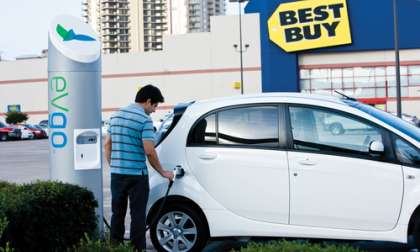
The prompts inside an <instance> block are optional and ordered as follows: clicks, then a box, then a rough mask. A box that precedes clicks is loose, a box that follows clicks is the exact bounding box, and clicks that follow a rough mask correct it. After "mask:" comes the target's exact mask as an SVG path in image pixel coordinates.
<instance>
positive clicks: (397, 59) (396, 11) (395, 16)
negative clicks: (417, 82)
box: [392, 0, 401, 118]
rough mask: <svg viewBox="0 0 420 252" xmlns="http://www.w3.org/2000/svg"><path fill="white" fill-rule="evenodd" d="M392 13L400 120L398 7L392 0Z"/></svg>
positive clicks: (399, 114) (399, 115)
mask: <svg viewBox="0 0 420 252" xmlns="http://www.w3.org/2000/svg"><path fill="white" fill-rule="evenodd" d="M392 7H393V11H394V50H395V65H396V66H395V77H396V82H397V116H398V117H399V118H401V73H400V47H399V41H398V6H397V0H393V5H392Z"/></svg>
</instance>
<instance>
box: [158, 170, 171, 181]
mask: <svg viewBox="0 0 420 252" xmlns="http://www.w3.org/2000/svg"><path fill="white" fill-rule="evenodd" d="M160 175H162V177H164V178H167V179H169V181H173V180H174V173H173V172H170V171H163V172H162V173H161V174H160Z"/></svg>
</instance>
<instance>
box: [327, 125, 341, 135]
mask: <svg viewBox="0 0 420 252" xmlns="http://www.w3.org/2000/svg"><path fill="white" fill-rule="evenodd" d="M330 132H331V134H333V135H334V136H337V135H342V134H344V128H343V125H341V123H333V124H331V125H330Z"/></svg>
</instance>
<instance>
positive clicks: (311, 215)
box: [288, 105, 403, 231]
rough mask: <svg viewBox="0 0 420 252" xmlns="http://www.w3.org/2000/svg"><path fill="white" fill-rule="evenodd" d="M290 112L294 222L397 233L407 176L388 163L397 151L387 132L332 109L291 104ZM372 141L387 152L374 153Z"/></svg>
mask: <svg viewBox="0 0 420 252" xmlns="http://www.w3.org/2000/svg"><path fill="white" fill-rule="evenodd" d="M289 114H290V126H291V130H290V132H291V134H290V138H292V142H291V145H290V148H291V149H292V150H291V151H290V152H289V153H288V159H289V166H290V223H291V224H292V225H301V226H312V227H325V228H338V229H355V230H369V231H386V230H391V229H393V228H394V227H395V225H396V224H397V221H398V217H399V214H400V210H401V204H402V197H403V172H402V167H401V166H400V165H398V164H394V163H391V162H387V157H389V156H390V155H392V147H391V144H390V140H389V135H387V133H386V131H385V130H383V129H381V128H379V127H378V126H376V125H374V124H372V123H370V122H368V121H366V120H364V119H361V118H357V117H354V116H351V115H348V114H343V113H339V112H337V111H335V110H330V109H324V108H317V107H305V106H294V105H290V106H289ZM326 119H327V120H326ZM333 119H334V122H333V121H332V120H333ZM326 122H328V123H326ZM331 125H339V128H340V129H342V130H340V131H337V130H333V128H332V127H331ZM373 141H378V142H381V143H383V144H384V145H385V152H384V153H382V154H371V153H370V152H369V146H370V144H371V143H372V142H373Z"/></svg>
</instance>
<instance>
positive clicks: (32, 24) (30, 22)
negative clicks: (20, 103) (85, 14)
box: [0, 0, 238, 60]
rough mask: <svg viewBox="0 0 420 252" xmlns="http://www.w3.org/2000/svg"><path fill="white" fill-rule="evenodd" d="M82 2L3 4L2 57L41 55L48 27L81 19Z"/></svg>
mask: <svg viewBox="0 0 420 252" xmlns="http://www.w3.org/2000/svg"><path fill="white" fill-rule="evenodd" d="M237 8H238V4H237V3H227V14H228V15H232V14H237V13H238V9H237ZM81 12H82V5H81V1H80V0H12V1H6V0H2V1H1V9H0V57H1V58H2V59H9V60H12V59H14V58H15V57H17V56H22V55H40V54H41V51H42V50H43V49H47V47H48V27H49V24H50V22H51V21H52V19H53V18H54V17H55V16H57V15H62V14H69V15H73V16H76V17H81Z"/></svg>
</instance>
